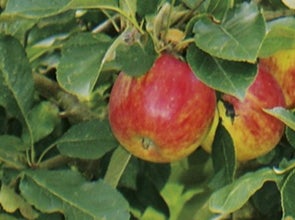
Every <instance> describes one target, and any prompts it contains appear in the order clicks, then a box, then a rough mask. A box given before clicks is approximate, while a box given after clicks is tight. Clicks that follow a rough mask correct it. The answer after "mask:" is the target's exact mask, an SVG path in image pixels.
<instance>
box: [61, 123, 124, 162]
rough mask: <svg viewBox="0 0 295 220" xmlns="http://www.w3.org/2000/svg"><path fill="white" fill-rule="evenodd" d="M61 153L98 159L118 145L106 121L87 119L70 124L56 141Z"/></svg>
mask: <svg viewBox="0 0 295 220" xmlns="http://www.w3.org/2000/svg"><path fill="white" fill-rule="evenodd" d="M56 144H57V148H58V150H59V151H60V153H61V154H62V155H65V156H68V157H74V158H81V159H98V158H100V157H102V156H103V155H104V154H105V153H107V152H108V151H110V150H112V149H113V148H115V147H117V146H118V143H117V141H116V139H115V138H114V137H113V135H112V132H111V130H110V127H109V124H108V122H107V121H99V120H93V121H87V122H82V123H79V124H77V125H74V126H72V127H71V128H70V129H69V130H68V131H67V132H66V133H65V134H64V135H63V136H62V137H61V138H60V139H59V140H57V142H56Z"/></svg>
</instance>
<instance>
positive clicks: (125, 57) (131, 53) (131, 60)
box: [114, 30, 157, 76]
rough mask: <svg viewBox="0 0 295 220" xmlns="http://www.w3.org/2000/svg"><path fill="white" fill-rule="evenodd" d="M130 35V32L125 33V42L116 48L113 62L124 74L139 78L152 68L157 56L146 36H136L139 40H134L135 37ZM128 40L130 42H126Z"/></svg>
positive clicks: (149, 39) (150, 40)
mask: <svg viewBox="0 0 295 220" xmlns="http://www.w3.org/2000/svg"><path fill="white" fill-rule="evenodd" d="M132 34H133V33H132V30H131V31H130V32H125V37H124V38H125V42H121V43H120V44H119V45H118V46H117V47H116V57H115V61H114V62H115V63H117V65H118V66H119V67H120V70H122V71H123V72H125V73H126V74H128V75H131V76H140V75H143V74H145V73H146V72H147V71H148V70H149V69H150V68H151V67H152V65H153V63H154V61H155V59H156V57H157V54H156V52H155V50H154V44H153V42H152V39H151V38H150V37H149V36H148V35H144V36H138V37H139V38H138V39H136V38H137V37H136V36H132ZM134 38H135V39H134ZM129 40H130V41H132V42H128V41H129ZM133 40H134V41H133Z"/></svg>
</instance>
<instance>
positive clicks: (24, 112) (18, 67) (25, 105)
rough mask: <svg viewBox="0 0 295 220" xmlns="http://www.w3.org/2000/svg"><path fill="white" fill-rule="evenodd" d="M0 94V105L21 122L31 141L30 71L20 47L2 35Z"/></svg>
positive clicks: (0, 43) (31, 90) (31, 99)
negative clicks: (29, 114) (29, 113)
mask: <svg viewBox="0 0 295 220" xmlns="http://www.w3.org/2000/svg"><path fill="white" fill-rule="evenodd" d="M24 85H25V86H24ZM0 94H1V96H0V105H2V106H4V107H5V108H6V110H7V112H8V113H9V114H10V115H13V116H15V117H17V118H18V119H20V120H21V121H22V122H23V124H24V128H25V129H27V130H28V132H29V134H30V139H32V131H31V127H30V124H29V122H28V112H29V110H30V108H31V106H32V103H33V95H34V81H33V76H32V70H31V68H30V64H29V61H28V59H27V57H26V54H25V51H24V48H23V47H22V45H21V44H20V43H19V42H18V41H17V40H16V39H14V38H12V37H10V36H3V35H0ZM30 142H32V140H31V141H30Z"/></svg>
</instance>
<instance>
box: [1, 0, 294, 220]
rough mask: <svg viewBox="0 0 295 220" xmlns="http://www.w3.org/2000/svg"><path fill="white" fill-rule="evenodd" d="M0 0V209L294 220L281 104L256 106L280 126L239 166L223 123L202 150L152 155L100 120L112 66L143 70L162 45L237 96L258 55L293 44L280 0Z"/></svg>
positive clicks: (288, 135) (289, 12) (6, 213)
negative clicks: (167, 159)
mask: <svg viewBox="0 0 295 220" xmlns="http://www.w3.org/2000/svg"><path fill="white" fill-rule="evenodd" d="M0 7H1V14H0V143H1V144H0V161H1V163H0V168H1V169H0V180H1V190H0V204H1V213H0V219H7V220H14V219H64V217H65V218H66V219H71V220H72V219H85V220H86V219H295V209H294V207H295V197H294V192H295V170H294V167H295V159H294V152H295V151H294V150H295V149H294V147H295V133H294V130H295V116H294V113H293V112H292V110H288V109H281V108H276V109H270V110H267V112H268V113H269V114H272V115H274V116H275V117H278V118H279V119H281V120H282V121H284V123H285V124H286V132H285V135H284V137H283V138H282V140H281V142H280V143H279V144H278V146H277V147H276V148H275V149H274V150H273V151H272V152H270V153H269V154H267V155H265V156H263V157H261V158H258V159H256V160H253V161H250V162H248V163H246V164H238V163H237V162H236V160H235V155H234V150H233V146H232V141H231V138H230V136H229V134H228V133H227V132H226V130H224V129H223V127H222V126H219V127H218V130H217V133H216V136H215V140H214V143H213V153H212V155H208V154H207V153H205V152H204V151H203V150H202V149H201V148H198V149H197V150H196V151H195V152H194V153H193V154H192V155H190V156H189V157H188V158H185V159H183V160H181V161H179V162H174V163H171V164H153V163H148V162H145V161H141V160H139V159H136V158H134V157H131V156H130V155H129V154H128V153H127V152H126V151H124V150H123V149H122V148H121V147H120V146H119V144H118V142H117V141H116V140H115V138H114V137H113V135H112V132H111V130H110V127H109V124H108V120H107V104H108V98H109V94H110V90H111V87H112V84H113V82H114V80H115V79H116V75H117V73H118V72H119V71H121V70H123V71H125V72H127V73H128V74H130V75H133V76H139V75H142V74H144V73H145V72H146V71H147V70H148V69H149V68H150V67H151V65H152V64H153V62H154V60H155V59H156V57H157V56H158V54H159V53H161V52H163V51H165V50H168V51H170V52H174V53H177V54H178V55H179V56H181V57H182V58H183V59H185V60H186V61H187V62H188V63H189V65H190V66H191V67H192V69H193V70H194V72H195V73H196V75H197V76H198V77H199V78H200V79H201V80H202V81H203V82H205V83H206V84H208V85H209V86H211V87H212V88H214V89H215V90H216V91H217V93H218V94H220V93H229V94H232V95H234V96H236V97H238V98H243V97H244V95H245V91H246V89H247V88H248V86H249V85H250V84H251V82H252V81H253V79H254V77H255V75H256V72H257V67H256V62H257V60H258V58H259V57H267V56H269V55H271V54H273V53H274V52H276V51H278V50H282V49H289V48H295V38H294V36H295V18H294V14H295V13H294V4H292V1H279V0H261V1H242V0H236V1H234V0H224V1H218V0H171V1H164V0H141V1H139V0H138V1H136V0H52V1H45V0H2V1H0ZM171 30H172V31H171ZM175 30H177V31H176V32H174V31H175ZM175 33H178V34H179V35H177V34H175ZM183 36H185V38H184V39H182V37H183Z"/></svg>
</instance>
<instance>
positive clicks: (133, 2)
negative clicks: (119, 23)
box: [119, 0, 137, 17]
mask: <svg viewBox="0 0 295 220" xmlns="http://www.w3.org/2000/svg"><path fill="white" fill-rule="evenodd" d="M119 5H120V8H121V10H122V11H124V12H125V13H126V14H127V15H128V16H129V17H135V15H136V11H137V0H119Z"/></svg>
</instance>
